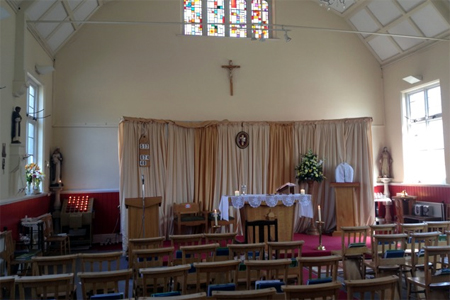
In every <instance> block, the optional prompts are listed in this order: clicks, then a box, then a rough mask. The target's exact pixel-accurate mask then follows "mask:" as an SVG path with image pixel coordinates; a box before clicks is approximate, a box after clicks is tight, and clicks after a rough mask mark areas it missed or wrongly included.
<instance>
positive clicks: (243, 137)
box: [236, 131, 249, 149]
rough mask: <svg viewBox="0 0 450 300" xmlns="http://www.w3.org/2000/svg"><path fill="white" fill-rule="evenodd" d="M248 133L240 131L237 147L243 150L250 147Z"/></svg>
mask: <svg viewBox="0 0 450 300" xmlns="http://www.w3.org/2000/svg"><path fill="white" fill-rule="evenodd" d="M248 141H249V140H248V133H247V132H245V131H240V132H239V133H238V134H237V135H236V145H237V146H238V147H239V148H241V149H245V148H247V147H248Z"/></svg>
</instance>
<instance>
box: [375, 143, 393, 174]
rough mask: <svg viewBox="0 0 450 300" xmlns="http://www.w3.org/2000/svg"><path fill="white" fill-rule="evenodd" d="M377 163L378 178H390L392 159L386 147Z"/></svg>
mask: <svg viewBox="0 0 450 300" xmlns="http://www.w3.org/2000/svg"><path fill="white" fill-rule="evenodd" d="M378 162H379V164H380V176H379V178H392V169H391V168H392V157H391V154H390V153H389V151H388V149H387V147H384V148H383V152H381V155H380V159H379V160H378Z"/></svg>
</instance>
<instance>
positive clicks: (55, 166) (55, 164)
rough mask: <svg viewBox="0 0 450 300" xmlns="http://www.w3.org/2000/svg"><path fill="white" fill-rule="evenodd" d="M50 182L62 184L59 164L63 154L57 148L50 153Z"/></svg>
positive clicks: (55, 184)
mask: <svg viewBox="0 0 450 300" xmlns="http://www.w3.org/2000/svg"><path fill="white" fill-rule="evenodd" d="M51 161H52V183H51V186H60V185H63V184H62V180H61V165H62V161H63V156H62V154H61V151H60V150H59V148H56V149H55V151H53V154H52V159H51Z"/></svg>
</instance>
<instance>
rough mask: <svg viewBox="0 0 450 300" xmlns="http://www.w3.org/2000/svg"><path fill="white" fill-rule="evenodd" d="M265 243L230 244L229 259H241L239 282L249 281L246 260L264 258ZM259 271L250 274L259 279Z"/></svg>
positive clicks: (253, 278) (252, 277) (252, 278)
mask: <svg viewBox="0 0 450 300" xmlns="http://www.w3.org/2000/svg"><path fill="white" fill-rule="evenodd" d="M265 247H266V244H265V243H254V244H232V245H228V249H229V257H228V259H230V260H231V259H234V260H238V261H240V263H241V264H240V266H239V272H238V282H241V283H242V282H244V283H246V282H247V269H246V266H245V264H244V261H248V260H262V259H264V251H265ZM257 273H258V272H256V271H252V273H251V274H250V276H251V280H252V281H255V280H258V277H257V276H258V274H257Z"/></svg>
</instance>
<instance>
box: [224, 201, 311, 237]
mask: <svg viewBox="0 0 450 300" xmlns="http://www.w3.org/2000/svg"><path fill="white" fill-rule="evenodd" d="M230 204H231V205H232V206H233V207H235V208H237V209H239V210H240V215H241V222H242V224H245V220H248V221H254V220H266V219H267V218H268V217H269V218H275V219H278V240H279V241H292V238H293V234H294V218H295V215H296V212H297V216H298V217H299V218H300V217H307V218H312V217H313V208H312V204H311V195H308V194H289V195H258V194H254V195H240V196H222V197H221V199H220V204H219V210H220V212H221V218H222V219H223V220H227V221H228V220H229V215H228V209H229V205H230Z"/></svg>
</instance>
